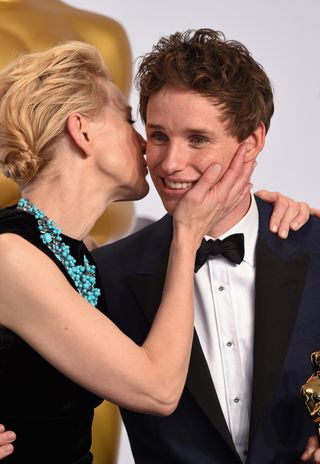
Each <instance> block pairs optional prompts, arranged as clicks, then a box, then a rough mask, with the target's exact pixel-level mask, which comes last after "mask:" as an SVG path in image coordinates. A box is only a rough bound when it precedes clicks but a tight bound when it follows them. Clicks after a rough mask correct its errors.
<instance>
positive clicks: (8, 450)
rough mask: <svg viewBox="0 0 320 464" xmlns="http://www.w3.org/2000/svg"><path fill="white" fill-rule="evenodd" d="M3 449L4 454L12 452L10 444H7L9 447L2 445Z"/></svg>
mask: <svg viewBox="0 0 320 464" xmlns="http://www.w3.org/2000/svg"><path fill="white" fill-rule="evenodd" d="M3 449H4V451H5V452H6V453H12V451H13V446H12V445H10V444H9V445H4V447H3Z"/></svg>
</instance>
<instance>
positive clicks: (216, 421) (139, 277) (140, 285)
mask: <svg viewBox="0 0 320 464" xmlns="http://www.w3.org/2000/svg"><path fill="white" fill-rule="evenodd" d="M164 236H165V237H166V238H167V240H166V239H165V238H164ZM164 241H166V247H165V249H164V248H163V242H164ZM170 241H171V234H170V237H168V235H167V234H164V235H162V243H161V247H160V246H153V245H152V241H151V242H150V244H147V245H146V251H145V257H143V258H142V262H141V264H140V267H139V273H138V274H135V275H132V276H130V277H129V278H128V279H127V282H128V285H129V287H130V289H131V291H132V292H133V294H134V295H135V298H136V299H137V301H138V303H139V305H140V307H141V308H142V310H143V312H144V315H145V317H146V319H147V321H148V323H149V324H150V325H151V324H152V322H153V319H154V317H155V314H156V312H157V309H158V307H159V304H160V301H161V297H162V291H163V286H164V282H165V276H166V269H167V264H168V257H169V246H170ZM158 245H159V244H158ZM150 255H152V256H153V258H152V260H151V261H152V262H151V261H150ZM155 255H156V256H155ZM155 263H156V265H155ZM186 386H187V388H188V390H189V391H190V393H191V394H192V396H193V397H194V399H195V401H196V402H197V403H198V405H199V406H200V408H201V409H202V411H203V412H204V414H205V415H206V416H207V417H208V419H209V420H210V422H211V423H212V424H213V425H214V427H215V428H216V429H217V430H218V432H219V433H220V435H221V436H222V437H223V439H224V440H225V441H226V443H227V444H228V445H229V446H230V447H231V448H232V449H233V450H234V452H235V453H236V450H235V448H234V444H233V441H232V438H231V435H230V432H229V429H228V426H227V424H226V422H225V419H224V416H223V413H222V410H221V407H220V403H219V400H218V397H217V394H216V391H215V388H214V385H213V382H212V379H211V375H210V372H209V369H208V365H207V362H206V359H205V357H204V354H203V351H202V348H201V345H200V342H199V339H198V336H197V333H196V332H195V333H194V338H193V345H192V351H191V359H190V366H189V372H188V376H187V381H186Z"/></svg>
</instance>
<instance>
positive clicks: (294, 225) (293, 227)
mask: <svg viewBox="0 0 320 464" xmlns="http://www.w3.org/2000/svg"><path fill="white" fill-rule="evenodd" d="M299 228H300V224H299V222H295V223H294V224H293V226H292V229H293V230H298V229H299Z"/></svg>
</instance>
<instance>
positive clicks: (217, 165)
mask: <svg viewBox="0 0 320 464" xmlns="http://www.w3.org/2000/svg"><path fill="white" fill-rule="evenodd" d="M212 169H213V170H214V172H220V171H221V165H220V164H213V165H212Z"/></svg>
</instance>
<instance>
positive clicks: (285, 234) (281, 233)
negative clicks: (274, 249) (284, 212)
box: [280, 230, 288, 238]
mask: <svg viewBox="0 0 320 464" xmlns="http://www.w3.org/2000/svg"><path fill="white" fill-rule="evenodd" d="M280 237H281V238H287V237H288V232H287V231H286V230H282V231H281V232H280Z"/></svg>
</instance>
